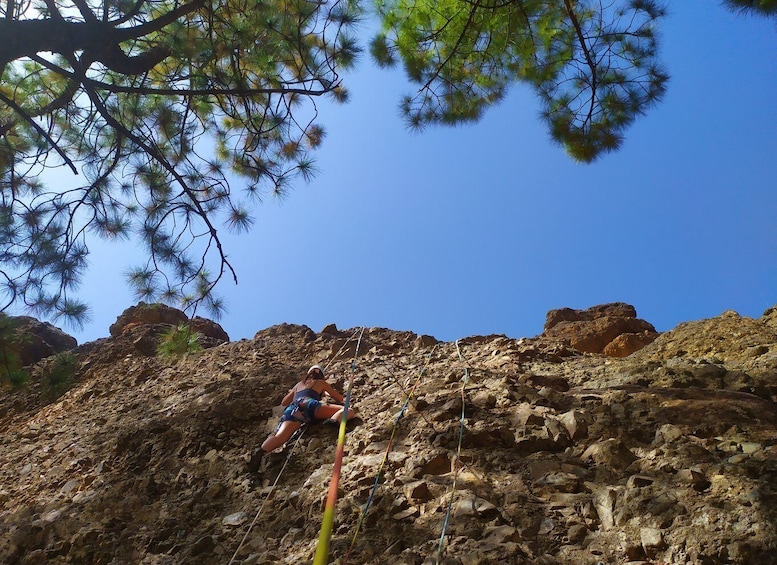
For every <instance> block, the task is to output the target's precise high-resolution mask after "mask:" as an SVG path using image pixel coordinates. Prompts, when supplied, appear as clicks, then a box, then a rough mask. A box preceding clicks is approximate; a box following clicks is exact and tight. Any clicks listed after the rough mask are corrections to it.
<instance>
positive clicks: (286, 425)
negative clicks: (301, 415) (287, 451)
mask: <svg viewBox="0 0 777 565" xmlns="http://www.w3.org/2000/svg"><path fill="white" fill-rule="evenodd" d="M301 425H302V423H301V422H295V421H294V420H286V421H285V422H283V423H282V424H281V427H280V428H278V431H277V432H276V433H274V434H273V435H271V436H270V437H268V438H267V439H266V440H264V443H262V451H264V452H265V453H269V452H270V451H273V450H275V449H278V448H279V447H280V446H282V445H283V444H284V443H286V442H287V441H289V438H291V436H292V435H293V434H294V432H296V431H297V430H298V429H299V427H300V426H301Z"/></svg>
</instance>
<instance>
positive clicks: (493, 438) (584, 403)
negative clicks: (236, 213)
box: [0, 309, 777, 565]
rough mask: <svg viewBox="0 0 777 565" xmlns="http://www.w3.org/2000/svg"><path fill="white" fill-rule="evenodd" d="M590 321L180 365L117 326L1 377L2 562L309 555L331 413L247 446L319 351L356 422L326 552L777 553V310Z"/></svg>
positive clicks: (423, 555)
mask: <svg viewBox="0 0 777 565" xmlns="http://www.w3.org/2000/svg"><path fill="white" fill-rule="evenodd" d="M609 314H612V311H610V312H609ZM626 314H629V312H626ZM626 317H632V318H633V317H635V316H626ZM596 318H597V316H589V315H588V314H586V315H581V314H580V313H579V312H578V313H577V314H574V313H572V314H570V312H567V311H564V312H563V313H562V314H558V315H554V316H553V320H554V322H553V324H551V326H557V327H556V334H555V335H550V334H552V333H553V332H551V331H549V330H550V329H551V328H548V330H546V333H544V334H543V335H541V336H537V337H534V338H523V339H509V338H506V337H504V336H498V335H492V336H475V337H467V338H464V339H461V340H459V341H458V342H455V343H454V342H451V343H448V342H437V340H435V339H434V338H432V337H429V336H418V335H415V334H413V333H411V332H402V331H392V330H388V329H380V328H368V329H365V330H364V331H363V333H361V332H360V331H359V329H349V330H338V329H337V328H336V327H335V326H328V327H326V328H324V329H322V330H321V331H320V332H315V331H313V330H311V329H310V328H307V327H304V326H294V325H280V326H274V327H271V328H267V329H264V330H261V331H259V332H258V333H257V334H256V335H255V337H254V338H253V339H251V340H242V341H238V342H228V341H221V340H213V338H211V342H210V343H209V345H212V347H209V348H208V349H205V350H204V351H201V352H199V353H195V354H190V355H188V356H184V357H183V358H180V359H179V360H176V361H165V360H164V359H163V358H161V357H159V356H157V355H155V354H154V348H153V347H149V346H148V344H149V342H153V340H154V339H155V336H158V333H159V332H158V329H157V328H156V325H155V324H159V323H162V321H160V320H152V321H151V322H148V320H147V321H146V323H144V324H131V323H130V324H121V327H120V328H117V329H116V331H115V332H114V331H113V330H112V336H111V337H109V338H106V339H103V340H99V341H97V342H92V343H89V344H85V345H82V346H80V347H77V348H75V349H72V350H71V351H70V353H72V354H73V355H74V356H75V358H76V360H77V365H76V369H75V375H74V376H75V379H74V382H73V383H72V384H71V386H70V389H69V390H68V391H67V392H65V393H64V394H62V395H61V396H59V397H56V398H52V397H51V396H50V395H47V394H44V393H43V390H42V388H41V386H40V383H39V382H38V381H36V380H35V375H36V374H38V372H39V371H40V367H39V365H45V363H46V360H45V359H44V360H43V361H41V362H40V363H39V364H38V365H36V366H33V367H32V368H31V370H32V374H33V382H32V383H31V384H30V385H28V386H27V387H26V388H23V389H20V390H10V389H4V390H2V391H1V394H0V439H1V440H2V446H3V448H2V451H1V452H0V562H2V563H4V564H16V563H23V564H43V563H50V564H59V563H74V564H115V565H123V564H148V565H151V564H215V563H222V564H224V565H227V564H228V563H240V564H246V565H247V564H267V563H310V562H311V560H312V557H313V554H314V553H315V549H316V543H317V539H318V534H319V529H320V525H321V518H322V509H323V504H324V500H325V497H326V493H327V488H328V483H329V479H330V475H331V472H332V466H333V465H332V463H333V461H334V457H335V445H336V434H337V431H336V429H333V428H330V427H327V426H321V425H311V426H308V427H307V429H304V433H302V435H301V436H299V437H298V438H295V441H294V442H293V443H292V444H291V445H287V447H286V448H285V449H284V450H283V451H281V452H279V453H277V454H274V455H272V456H271V457H269V458H268V460H266V461H265V464H264V467H263V469H262V470H261V471H260V473H258V474H251V473H248V472H247V471H246V468H245V457H246V454H247V453H249V452H250V450H251V449H253V448H254V447H256V446H257V445H258V444H259V443H260V442H261V441H262V440H263V439H264V437H266V435H267V434H268V433H269V432H270V431H271V430H272V429H273V427H274V425H275V422H276V420H277V415H278V409H277V408H275V406H276V405H277V404H278V403H279V401H280V399H281V398H282V396H283V394H284V393H285V392H286V391H287V390H288V389H289V388H290V387H291V386H292V385H293V384H294V383H295V382H296V380H297V379H298V378H299V377H300V376H301V375H302V374H303V373H304V371H305V370H306V368H307V367H308V366H309V365H311V364H313V363H320V364H322V365H326V367H327V373H328V374H329V375H330V380H331V381H332V382H334V383H335V386H336V387H339V388H340V389H341V390H342V389H344V388H345V386H346V383H347V382H348V381H349V380H352V382H353V385H352V404H353V406H354V407H355V408H356V409H357V410H358V412H359V416H360V418H359V419H358V420H357V421H356V423H355V424H356V425H355V426H349V432H348V434H347V436H346V445H345V458H344V461H343V469H342V477H341V480H340V491H339V497H338V503H337V511H336V517H335V524H334V533H333V536H332V541H331V547H330V556H331V560H330V562H332V563H343V562H344V561H345V556H346V554H347V553H348V551H349V548H351V547H352V552H351V554H350V558H349V560H348V562H349V563H353V564H384V563H391V564H392V565H400V564H413V565H421V564H431V563H437V562H439V563H445V564H462V565H478V564H487V563H509V564H529V563H531V564H547V565H550V564H559V565H560V564H564V565H578V564H581V565H587V564H591V565H593V564H598V563H607V564H620V563H655V564H658V563H663V564H686V563H688V564H699V565H702V564H703V565H716V564H726V563H732V564H754V565H755V564H759V565H760V564H769V563H777V527H776V526H777V406H776V405H775V401H777V310H775V309H770V310H769V311H767V312H766V313H765V314H764V316H763V317H761V318H759V319H751V318H745V317H740V316H738V315H737V314H735V313H733V312H726V313H724V314H722V315H721V316H719V317H716V318H713V319H708V320H701V321H694V322H687V323H684V324H681V325H679V326H678V327H676V328H675V329H673V330H671V331H669V332H665V333H663V334H660V335H659V334H657V333H656V332H654V330H653V331H651V330H652V326H650V327H648V326H649V325H646V324H645V323H634V322H631V323H630V325H629V324H626V325H625V326H624V327H626V326H628V328H627V330H628V331H627V332H626V333H633V334H635V335H638V336H639V335H642V336H643V337H642V338H639V340H638V341H640V343H641V344H644V342H650V341H652V343H649V344H648V345H646V346H645V347H643V348H642V349H638V350H637V351H635V352H634V353H631V354H630V355H627V356H625V357H613V356H610V355H605V354H602V353H586V352H583V351H581V350H579V349H576V348H575V347H573V346H572V345H571V344H572V343H573V342H574V335H572V334H574V332H575V330H574V328H573V326H574V324H580V323H581V322H583V321H586V320H588V321H593V322H595V319H596ZM549 320H550V316H549ZM595 323H596V324H599V325H601V324H602V322H601V320H600V321H599V322H595ZM559 325H560V326H561V327H558V326H559ZM562 330H563V332H562ZM631 330H633V331H631ZM581 331H583V330H581ZM570 332H572V334H570ZM653 334H654V335H653ZM576 335H577V334H576ZM645 336H648V338H645ZM616 338H617V336H616ZM616 338H612V337H611V336H609V337H607V339H605V340H601V343H602V347H605V346H606V345H607V344H609V343H612V341H613V340H614V339H616ZM583 341H585V340H583ZM585 342H586V343H590V342H591V340H587V341H585ZM597 347H598V346H597ZM357 349H358V350H357ZM621 351H622V350H621ZM281 471H282V472H281ZM368 503H369V505H368ZM365 510H366V511H365ZM357 531H358V533H357ZM441 540H442V545H441V544H440V542H441Z"/></svg>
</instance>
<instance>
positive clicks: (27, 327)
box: [9, 316, 78, 366]
mask: <svg viewBox="0 0 777 565" xmlns="http://www.w3.org/2000/svg"><path fill="white" fill-rule="evenodd" d="M9 320H10V321H11V324H12V325H13V328H14V330H13V331H14V334H16V335H17V336H20V339H18V340H14V342H13V343H12V344H10V346H11V347H13V348H14V349H15V350H16V354H17V355H18V358H19V361H20V362H21V365H22V366H27V365H32V364H33V363H37V362H38V361H40V360H41V359H45V358H46V357H50V356H52V355H55V354H57V353H62V352H64V351H68V350H70V349H73V348H74V347H76V346H77V345H78V342H77V341H76V338H74V337H73V336H70V335H68V334H66V333H65V332H63V331H62V330H61V329H59V328H57V327H55V326H53V325H52V324H50V323H48V322H40V321H38V320H36V319H35V318H31V317H29V316H9Z"/></svg>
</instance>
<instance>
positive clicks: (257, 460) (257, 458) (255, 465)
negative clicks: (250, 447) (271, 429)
mask: <svg viewBox="0 0 777 565" xmlns="http://www.w3.org/2000/svg"><path fill="white" fill-rule="evenodd" d="M262 457H264V451H262V448H261V447H260V448H259V449H257V450H256V451H254V452H253V453H252V454H251V458H250V459H249V460H248V463H246V469H248V471H249V472H250V473H256V472H257V471H258V470H259V467H260V466H261V464H262Z"/></svg>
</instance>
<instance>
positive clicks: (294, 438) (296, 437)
mask: <svg viewBox="0 0 777 565" xmlns="http://www.w3.org/2000/svg"><path fill="white" fill-rule="evenodd" d="M357 332H359V330H358V329H357V330H356V331H354V332H353V333H352V334H351V337H349V338H348V339H347V340H346V341H345V343H344V344H343V345H342V346H340V349H338V350H337V353H335V354H334V356H333V357H332V359H330V360H329V363H328V364H327V365H326V366H325V370H326V367H328V366H329V365H331V364H332V363H333V362H334V360H335V359H337V358H338V357H339V356H340V353H342V352H343V350H344V349H345V346H346V345H348V344H349V343H350V342H351V340H353V338H354V337H355V336H356V333H357ZM361 333H362V334H363V333H364V328H361ZM359 341H361V334H359ZM356 351H357V353H358V351H359V345H358V343H357V345H356ZM352 366H353V365H352ZM345 414H348V402H347V399H346V404H345ZM306 429H307V426H306V425H304V424H303V425H302V427H301V428H300V429H299V430H298V432H295V433H294V435H292V436H291V438H289V441H287V442H286V444H287V445H288V444H289V443H290V442H293V443H292V444H291V450H290V451H289V453H288V455H286V460H285V461H284V462H283V466H282V467H281V470H280V471H278V476H277V477H275V481H274V482H273V484H272V485H271V486H270V490H269V491H268V492H267V496H265V497H264V500H263V501H262V505H261V506H260V507H259V510H258V511H257V513H256V515H255V516H254V519H253V521H252V522H251V524H250V525H249V526H248V530H247V531H246V533H245V535H244V536H243V539H242V540H240V544H239V545H238V546H237V549H236V550H235V553H234V554H233V555H232V559H230V560H229V563H227V565H232V563H233V562H234V561H235V559H236V558H237V554H238V553H239V552H240V550H241V549H242V547H243V545H244V544H245V542H246V540H247V539H248V535H249V534H250V533H251V530H252V529H253V527H254V525H255V524H256V521H257V520H258V519H259V516H261V514H262V511H264V506H265V504H267V501H268V500H269V499H270V497H271V496H272V493H273V491H274V490H275V485H277V484H278V481H279V480H280V478H281V475H283V471H285V470H286V466H287V465H288V464H289V461H290V460H291V456H292V454H293V453H294V450H295V449H296V448H297V444H298V443H299V440H301V439H302V436H303V435H304V434H305V430H306Z"/></svg>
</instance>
